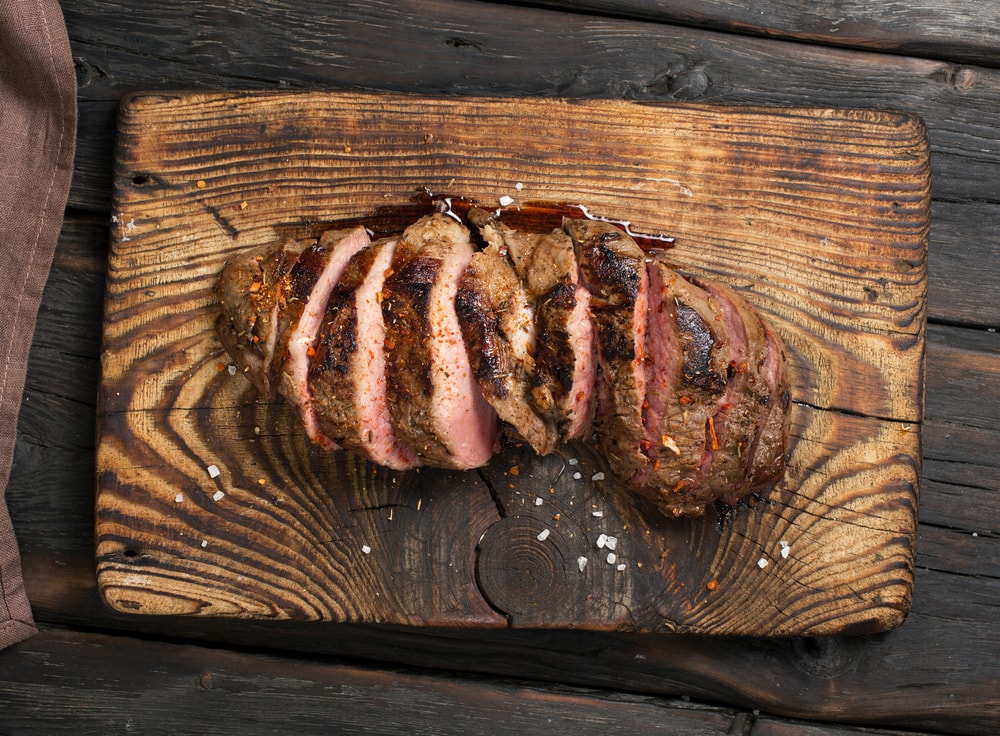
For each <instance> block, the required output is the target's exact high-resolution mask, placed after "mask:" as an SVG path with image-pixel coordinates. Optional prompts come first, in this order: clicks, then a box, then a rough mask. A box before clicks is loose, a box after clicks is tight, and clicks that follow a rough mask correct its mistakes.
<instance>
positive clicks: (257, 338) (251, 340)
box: [250, 335, 260, 345]
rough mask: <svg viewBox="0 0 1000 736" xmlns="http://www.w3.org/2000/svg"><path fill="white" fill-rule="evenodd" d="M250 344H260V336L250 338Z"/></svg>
mask: <svg viewBox="0 0 1000 736" xmlns="http://www.w3.org/2000/svg"><path fill="white" fill-rule="evenodd" d="M250 342H252V343H254V344H255V345H256V344H257V343H259V342H260V335H254V336H253V337H251V338H250Z"/></svg>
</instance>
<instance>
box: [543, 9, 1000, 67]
mask: <svg viewBox="0 0 1000 736" xmlns="http://www.w3.org/2000/svg"><path fill="white" fill-rule="evenodd" d="M540 4H541V5H547V6H549V7H553V8H557V9H560V10H567V11H571V12H580V11H585V12H588V11H589V12H596V13H602V14H607V15H610V16H614V17H616V18H646V19H650V20H656V21H665V22H668V23H682V24H685V25H695V26H704V27H708V28H717V29H721V30H726V31H729V32H733V33H740V34H756V35H762V36H771V37H777V38H787V39H795V40H797V41H804V42H807V43H817V44H825V45H831V46H845V47H849V48H856V49H870V50H873V51H892V52H895V53H901V54H910V55H912V56H925V57H930V58H937V59H950V60H952V61H964V62H969V63H973V64H986V65H989V66H996V65H997V64H998V63H1000V31H998V29H1000V11H998V8H997V7H996V6H994V5H992V4H989V3H981V2H977V0H957V1H952V2H946V1H944V0H917V2H908V3H905V4H893V5H886V4H884V3H873V2H871V1H870V0H847V2H838V3H835V4H817V3H812V2H808V1H807V0H765V2H756V3H753V4H752V5H749V4H747V5H739V4H734V3H731V2H726V1H725V0H709V2H683V1H682V2H673V1H671V2H665V1H664V0H582V2H578V1H577V0H572V1H571V2H568V1H567V0H541V2H540Z"/></svg>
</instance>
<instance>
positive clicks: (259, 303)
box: [215, 239, 311, 398]
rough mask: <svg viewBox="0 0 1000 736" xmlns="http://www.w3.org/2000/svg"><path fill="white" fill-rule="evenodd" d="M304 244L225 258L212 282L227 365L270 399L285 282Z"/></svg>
mask: <svg viewBox="0 0 1000 736" xmlns="http://www.w3.org/2000/svg"><path fill="white" fill-rule="evenodd" d="M310 243H311V241H309V240H304V241H296V240H291V239H287V240H284V241H279V242H275V243H273V244H271V245H266V246H263V247H261V248H254V249H252V250H249V251H247V252H246V253H241V254H240V255H238V256H236V257H235V258H232V259H230V260H229V261H228V262H227V263H226V265H225V267H224V268H223V269H222V273H221V274H220V276H219V278H218V280H217V281H216V283H215V293H216V296H217V298H218V300H219V303H220V305H221V307H222V313H221V314H220V315H219V318H218V321H217V332H218V333H219V337H220V339H221V340H222V343H223V345H224V346H225V348H226V349H227V351H228V352H229V355H230V356H231V357H232V358H233V362H234V363H235V364H236V365H237V366H238V367H239V368H240V369H241V370H242V371H243V373H244V375H246V377H247V378H248V379H249V380H250V382H251V383H253V384H254V385H255V386H256V387H257V389H258V390H259V391H260V392H261V393H262V394H263V395H264V396H267V397H269V398H274V396H275V394H276V389H277V387H276V386H275V385H274V381H273V372H272V370H271V365H272V362H273V359H274V353H275V349H276V347H277V343H278V332H279V331H280V327H279V322H280V321H281V317H282V315H283V314H284V307H285V304H286V295H287V279H288V275H289V272H290V270H291V268H292V266H293V265H294V264H295V260H296V259H297V258H298V256H299V254H300V253H301V252H302V251H303V250H304V249H305V248H306V247H307V246H308V245H309V244H310Z"/></svg>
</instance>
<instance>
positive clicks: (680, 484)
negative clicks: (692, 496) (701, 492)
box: [674, 480, 684, 493]
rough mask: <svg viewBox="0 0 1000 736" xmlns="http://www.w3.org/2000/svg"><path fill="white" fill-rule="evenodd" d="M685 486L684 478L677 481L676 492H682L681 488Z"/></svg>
mask: <svg viewBox="0 0 1000 736" xmlns="http://www.w3.org/2000/svg"><path fill="white" fill-rule="evenodd" d="M683 487H684V481H683V480H679V481H677V485H675V486H674V493H680V491H681V488H683Z"/></svg>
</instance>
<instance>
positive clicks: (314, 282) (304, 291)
mask: <svg viewBox="0 0 1000 736" xmlns="http://www.w3.org/2000/svg"><path fill="white" fill-rule="evenodd" d="M369 243H370V241H369V239H368V233H367V232H366V231H365V229H364V228H363V227H356V228H352V229H350V230H330V231H327V232H326V233H324V234H323V235H322V236H321V237H320V239H319V240H318V241H317V242H315V243H313V244H312V245H310V246H309V247H308V248H306V249H305V250H303V251H302V253H301V254H300V255H299V257H298V259H297V260H296V261H295V264H294V265H293V266H292V268H291V270H290V271H289V275H288V295H287V304H286V305H285V307H284V309H283V310H282V313H281V314H282V317H281V319H282V322H283V324H281V325H280V328H279V329H280V333H279V336H278V349H277V350H276V352H275V358H274V370H275V375H277V376H280V384H279V385H278V391H280V392H281V394H282V395H283V396H284V397H285V398H286V399H288V400H289V401H291V402H292V403H293V404H295V406H296V407H298V410H299V414H300V415H301V417H302V424H303V426H304V428H305V430H306V434H307V435H308V436H309V439H311V440H312V441H313V442H315V443H316V444H317V445H319V446H321V447H326V448H328V449H333V448H335V446H336V445H335V443H333V442H332V441H331V440H330V438H328V437H326V436H325V435H324V434H323V433H322V431H320V428H319V422H318V421H317V419H316V412H315V411H314V410H313V406H312V395H311V393H310V391H309V363H310V357H311V356H310V353H311V352H313V351H314V350H315V344H316V337H317V335H318V334H319V327H320V322H321V321H322V319H323V315H324V313H325V312H326V304H327V301H328V300H329V298H330V293H331V292H332V291H333V287H334V286H336V284H337V281H338V280H339V279H340V276H341V274H342V273H343V272H344V269H345V268H346V267H347V263H348V261H350V259H351V258H352V257H353V256H354V254H355V253H357V252H358V251H359V250H361V249H362V248H364V247H366V246H367V245H368V244H369Z"/></svg>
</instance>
